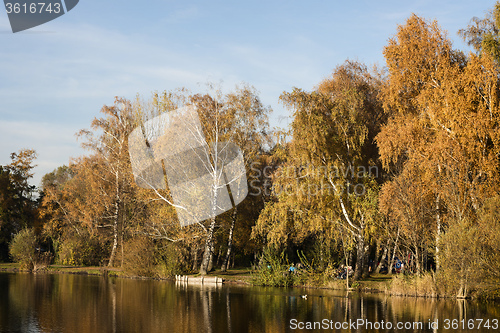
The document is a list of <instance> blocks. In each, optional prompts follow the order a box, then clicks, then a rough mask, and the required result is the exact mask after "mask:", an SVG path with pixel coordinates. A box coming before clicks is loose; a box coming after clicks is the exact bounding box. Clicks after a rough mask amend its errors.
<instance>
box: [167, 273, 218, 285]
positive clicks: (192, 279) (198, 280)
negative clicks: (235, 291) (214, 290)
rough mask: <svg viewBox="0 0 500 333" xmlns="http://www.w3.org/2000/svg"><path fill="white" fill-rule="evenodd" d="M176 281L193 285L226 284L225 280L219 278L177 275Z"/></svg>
mask: <svg viewBox="0 0 500 333" xmlns="http://www.w3.org/2000/svg"><path fill="white" fill-rule="evenodd" d="M175 281H176V282H182V283H193V284H222V283H223V282H224V279H222V278H220V277H217V276H189V275H176V276H175Z"/></svg>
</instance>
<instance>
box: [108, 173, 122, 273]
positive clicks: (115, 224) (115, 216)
mask: <svg viewBox="0 0 500 333" xmlns="http://www.w3.org/2000/svg"><path fill="white" fill-rule="evenodd" d="M115 190H116V193H115V207H114V208H115V209H114V210H115V211H114V214H113V247H112V248H111V255H110V256H109V262H108V267H113V264H114V261H115V256H116V248H117V247H118V218H119V214H120V174H119V172H118V171H115Z"/></svg>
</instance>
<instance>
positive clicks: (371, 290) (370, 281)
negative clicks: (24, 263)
mask: <svg viewBox="0 0 500 333" xmlns="http://www.w3.org/2000/svg"><path fill="white" fill-rule="evenodd" d="M0 272H7V273H33V274H76V275H89V276H103V277H116V278H125V279H138V280H156V281H173V282H176V278H175V276H173V277H147V276H138V275H133V274H129V273H127V272H124V271H123V270H122V269H121V268H108V267H99V266H90V267H86V266H66V265H49V266H47V267H42V268H39V269H35V270H34V271H29V270H23V269H20V268H19V266H18V264H16V263H0ZM184 276H187V277H189V278H193V280H196V279H197V278H199V277H200V275H199V274H184ZM207 276H209V277H211V278H215V277H217V278H219V279H222V280H223V282H222V283H220V284H226V285H240V286H249V287H252V286H255V287H259V285H254V284H253V283H252V282H251V279H252V275H251V269H250V268H236V269H230V270H228V271H227V272H224V273H222V272H220V271H214V272H211V273H210V274H207ZM396 280H398V275H385V274H378V275H372V276H369V277H367V278H364V279H362V280H359V281H355V282H354V283H353V284H352V285H351V287H350V288H346V285H345V280H337V279H334V280H331V281H329V282H328V283H326V284H325V285H307V284H305V285H297V286H292V287H291V288H306V289H328V290H340V291H346V292H348V293H350V292H355V293H361V294H385V295H387V296H397V297H409V298H416V297H418V298H434V299H458V298H456V297H453V296H447V295H441V294H438V293H437V292H432V293H422V292H419V291H418V290H415V289H413V288H411V287H410V286H408V287H407V288H404V289H400V290H394V288H392V290H391V283H393V282H394V281H396ZM188 284H189V283H188ZM278 288H280V287H278ZM471 298H474V297H469V298H468V299H471ZM492 299H496V300H498V299H497V298H492Z"/></svg>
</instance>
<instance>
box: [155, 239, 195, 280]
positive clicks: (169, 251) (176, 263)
mask: <svg viewBox="0 0 500 333" xmlns="http://www.w3.org/2000/svg"><path fill="white" fill-rule="evenodd" d="M156 257H157V268H158V274H159V276H161V277H172V276H175V275H176V274H181V273H182V272H186V271H188V270H189V262H188V260H187V253H186V249H185V248H184V247H182V246H181V245H179V244H178V243H171V242H167V243H163V242H158V243H157V244H156Z"/></svg>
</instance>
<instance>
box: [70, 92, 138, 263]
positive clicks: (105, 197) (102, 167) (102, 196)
mask: <svg viewBox="0 0 500 333" xmlns="http://www.w3.org/2000/svg"><path fill="white" fill-rule="evenodd" d="M101 113H102V114H103V117H101V118H95V119H94V120H93V121H92V124H91V129H92V131H91V130H82V131H80V133H79V137H81V138H83V139H84V140H85V141H84V142H83V144H82V145H83V147H85V148H88V149H89V150H91V151H92V152H93V153H94V157H93V161H92V160H90V159H88V160H86V162H88V163H92V166H91V167H90V168H89V170H92V172H93V176H92V177H93V178H94V179H93V180H92V181H95V184H90V185H89V186H92V188H93V189H94V190H95V193H96V197H95V199H94V200H95V201H96V202H97V203H98V204H99V205H100V206H101V207H103V208H105V209H104V212H105V214H106V215H105V216H104V215H103V216H101V219H102V220H105V221H107V223H103V224H100V225H99V226H100V227H107V228H111V229H112V245H111V254H110V257H109V262H108V266H110V267H112V266H113V265H114V261H115V257H116V253H117V249H118V242H119V241H120V240H123V231H124V226H125V222H126V219H127V215H126V209H127V208H126V207H127V204H128V202H129V201H130V200H133V199H132V197H133V194H132V191H133V185H132V180H133V179H132V171H131V167H130V160H129V154H128V136H129V134H130V133H131V131H132V130H133V129H134V127H135V125H136V123H137V122H136V118H135V115H134V110H133V108H132V104H131V103H130V101H128V100H126V99H123V98H116V99H115V103H114V105H112V106H104V107H103V108H102V109H101ZM102 220H101V221H102Z"/></svg>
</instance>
